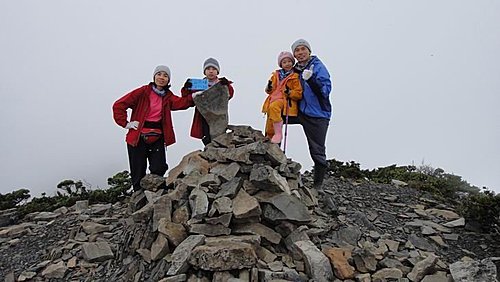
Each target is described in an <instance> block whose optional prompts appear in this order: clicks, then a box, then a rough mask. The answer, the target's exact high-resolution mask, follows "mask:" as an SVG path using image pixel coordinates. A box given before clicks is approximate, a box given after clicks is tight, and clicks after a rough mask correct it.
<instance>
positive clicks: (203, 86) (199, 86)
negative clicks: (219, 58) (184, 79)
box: [189, 78, 208, 90]
mask: <svg viewBox="0 0 500 282" xmlns="http://www.w3.org/2000/svg"><path fill="white" fill-rule="evenodd" d="M189 81H190V82H191V84H192V86H191V88H190V89H191V90H207V89H208V79H198V78H191V79H189Z"/></svg>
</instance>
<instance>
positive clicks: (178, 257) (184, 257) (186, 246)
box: [167, 235, 205, 275]
mask: <svg viewBox="0 0 500 282" xmlns="http://www.w3.org/2000/svg"><path fill="white" fill-rule="evenodd" d="M204 242H205V235H191V236H189V237H187V238H186V240H184V241H182V243H180V244H179V246H177V248H175V251H174V252H173V254H172V265H171V266H170V268H169V269H168V272H167V275H178V274H182V273H184V272H186V270H188V268H189V264H188V259H189V257H190V256H191V252H192V251H193V249H194V248H196V247H197V246H199V245H201V244H203V243H204Z"/></svg>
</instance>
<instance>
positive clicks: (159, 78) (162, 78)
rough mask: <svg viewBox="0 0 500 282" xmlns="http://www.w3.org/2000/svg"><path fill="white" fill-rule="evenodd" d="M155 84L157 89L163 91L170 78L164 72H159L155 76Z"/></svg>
mask: <svg viewBox="0 0 500 282" xmlns="http://www.w3.org/2000/svg"><path fill="white" fill-rule="evenodd" d="M154 79H155V84H156V86H157V87H158V88H160V89H163V88H165V86H167V85H168V82H169V81H170V78H169V77H168V74H167V73H166V72H164V71H159V72H157V73H156V74H155V77H154Z"/></svg>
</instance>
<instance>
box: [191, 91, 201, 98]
mask: <svg viewBox="0 0 500 282" xmlns="http://www.w3.org/2000/svg"><path fill="white" fill-rule="evenodd" d="M201 92H203V91H196V92H194V93H193V94H192V95H193V99H194V97H196V96H198V95H200V94H201Z"/></svg>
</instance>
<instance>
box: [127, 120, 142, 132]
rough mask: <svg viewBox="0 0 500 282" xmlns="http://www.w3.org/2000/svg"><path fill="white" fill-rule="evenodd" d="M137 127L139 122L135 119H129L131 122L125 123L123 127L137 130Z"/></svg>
mask: <svg viewBox="0 0 500 282" xmlns="http://www.w3.org/2000/svg"><path fill="white" fill-rule="evenodd" d="M138 127H139V122H138V121H136V120H134V121H131V122H129V123H127V125H125V129H133V130H137V128H138Z"/></svg>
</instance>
